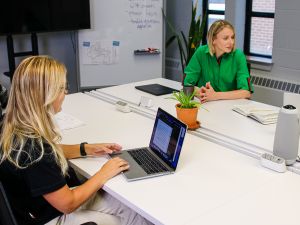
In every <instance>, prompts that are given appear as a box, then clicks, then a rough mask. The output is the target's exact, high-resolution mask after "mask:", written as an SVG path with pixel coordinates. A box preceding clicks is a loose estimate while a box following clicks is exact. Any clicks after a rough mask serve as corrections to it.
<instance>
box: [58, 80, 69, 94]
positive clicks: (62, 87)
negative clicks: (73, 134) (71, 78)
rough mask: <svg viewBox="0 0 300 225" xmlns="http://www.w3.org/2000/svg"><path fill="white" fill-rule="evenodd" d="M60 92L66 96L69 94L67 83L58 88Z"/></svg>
mask: <svg viewBox="0 0 300 225" xmlns="http://www.w3.org/2000/svg"><path fill="white" fill-rule="evenodd" d="M60 90H61V91H64V93H65V94H68V92H69V83H68V82H66V84H65V85H63V86H61V87H60Z"/></svg>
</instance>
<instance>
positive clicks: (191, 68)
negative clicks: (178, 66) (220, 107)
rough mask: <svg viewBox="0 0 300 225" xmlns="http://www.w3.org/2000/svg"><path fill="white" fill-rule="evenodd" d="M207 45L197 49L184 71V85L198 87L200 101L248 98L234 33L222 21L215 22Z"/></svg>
mask: <svg viewBox="0 0 300 225" xmlns="http://www.w3.org/2000/svg"><path fill="white" fill-rule="evenodd" d="M207 40H208V45H204V46H201V47H199V48H198V49H197V51H196V52H195V54H194V55H193V57H192V58H191V60H190V62H189V64H188V66H187V67H186V69H185V74H186V77H185V79H184V85H186V86H191V85H193V86H198V87H200V88H199V89H197V97H198V98H199V99H200V100H201V102H202V103H203V102H207V101H214V100H220V99H238V98H250V97H251V93H252V85H251V82H250V75H249V71H248V68H247V62H246V57H245V55H244V53H243V52H242V51H241V50H239V49H236V48H235V42H236V41H235V31H234V28H233V26H232V25H231V24H230V23H229V22H227V21H225V20H217V21H215V22H214V23H213V24H212V25H211V27H210V29H209V31H208V35H207Z"/></svg>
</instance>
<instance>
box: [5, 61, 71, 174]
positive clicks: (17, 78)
mask: <svg viewBox="0 0 300 225" xmlns="http://www.w3.org/2000/svg"><path fill="white" fill-rule="evenodd" d="M66 73H67V70H66V68H65V66H64V65H63V64H62V63H60V62H58V61H56V60H55V59H53V58H50V57H48V56H32V57H29V58H26V59H24V60H23V61H22V62H21V63H20V65H19V66H18V68H17V69H16V71H15V73H14V76H13V80H12V86H11V90H10V96H9V100H8V105H7V110H6V115H5V118H4V122H3V127H2V134H1V139H0V145H1V148H2V149H1V151H2V152H0V153H1V154H0V155H1V161H0V162H2V161H3V160H5V159H7V160H9V161H10V162H11V163H13V164H14V165H15V166H16V167H17V168H26V167H27V166H29V165H31V164H33V163H35V162H37V161H39V160H40V159H41V158H42V157H43V155H44V153H45V150H44V144H45V143H47V144H49V145H50V147H51V151H52V153H53V156H54V158H55V160H56V162H57V164H58V165H59V166H60V167H61V170H62V173H63V174H66V171H67V168H68V164H67V160H66V158H65V157H64V154H63V152H62V150H61V148H60V147H59V145H58V142H59V141H60V140H61V136H60V134H59V131H58V129H57V126H56V124H55V122H54V109H53V102H54V101H55V100H56V99H57V97H58V96H59V95H60V94H61V92H62V91H65V84H66ZM28 141H29V142H30V143H34V144H36V145H38V148H35V150H33V149H32V150H30V149H29V150H27V151H25V150H24V149H23V148H24V146H25V144H26V143H27V142H28ZM30 143H29V144H30ZM36 149H40V150H41V151H40V152H36V151H37V150H36ZM33 151H34V152H33ZM22 154H23V156H24V154H25V155H26V157H27V159H29V161H28V162H26V164H24V163H22V161H21V158H22Z"/></svg>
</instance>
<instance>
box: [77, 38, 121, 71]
mask: <svg viewBox="0 0 300 225" xmlns="http://www.w3.org/2000/svg"><path fill="white" fill-rule="evenodd" d="M80 48H81V50H82V51H81V52H82V61H83V64H102V65H111V64H117V63H119V58H120V50H119V48H120V42H119V41H112V40H109V41H108V40H84V41H82V42H81V45H80Z"/></svg>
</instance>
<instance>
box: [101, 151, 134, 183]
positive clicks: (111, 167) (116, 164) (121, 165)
mask: <svg viewBox="0 0 300 225" xmlns="http://www.w3.org/2000/svg"><path fill="white" fill-rule="evenodd" d="M128 169H129V164H128V162H127V161H125V160H124V159H121V158H119V157H115V158H113V159H110V160H109V161H107V162H106V163H105V164H104V165H103V166H102V168H101V169H100V170H99V172H98V173H99V174H100V175H101V177H102V178H103V180H104V183H105V182H106V181H108V180H109V179H110V178H112V177H114V176H116V175H117V174H119V173H120V172H122V171H124V170H128Z"/></svg>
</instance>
